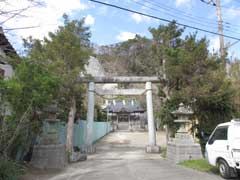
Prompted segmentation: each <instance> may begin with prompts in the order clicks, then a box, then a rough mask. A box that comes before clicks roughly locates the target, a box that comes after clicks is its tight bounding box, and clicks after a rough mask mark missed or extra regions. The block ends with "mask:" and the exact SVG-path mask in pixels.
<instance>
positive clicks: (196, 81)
mask: <svg viewBox="0 0 240 180" xmlns="http://www.w3.org/2000/svg"><path fill="white" fill-rule="evenodd" d="M177 29H178V27H177V26H173V25H172V23H170V24H168V25H167V27H165V28H159V29H155V30H154V31H153V32H152V33H153V37H154V39H158V38H159V39H161V37H158V36H162V37H165V36H166V37H171V36H169V33H170V32H174V33H173V34H175V33H176V32H177V33H176V36H172V37H171V38H173V39H175V40H174V41H175V42H174V43H173V44H172V45H170V46H167V44H168V43H167V44H165V45H164V44H161V43H163V42H164V40H160V41H159V42H160V45H159V47H158V48H161V46H164V49H165V50H164V52H163V59H164V60H165V71H164V72H165V75H166V81H165V83H166V86H167V87H168V91H167V92H168V93H167V96H169V98H167V101H166V103H165V104H164V106H163V108H162V111H161V113H160V116H161V119H162V121H163V123H165V124H169V125H171V126H172V127H175V125H174V123H173V119H174V117H173V116H172V115H171V111H172V110H174V109H176V108H177V107H178V104H179V103H180V102H183V103H185V104H186V105H190V106H191V107H192V108H193V109H194V112H195V119H197V120H198V122H199V124H198V126H197V127H194V128H198V130H199V131H205V132H208V133H210V132H211V131H212V130H213V128H214V127H215V126H216V125H217V124H218V123H221V122H225V121H229V120H230V119H231V117H232V115H233V114H234V111H235V109H234V104H233V98H234V90H233V88H232V84H231V82H230V81H229V80H228V79H227V77H226V74H225V72H224V70H223V69H222V66H221V64H220V63H219V62H220V61H219V58H218V57H217V56H214V55H212V54H210V53H209V51H208V41H207V39H206V38H200V39H198V38H197V34H190V35H187V36H185V37H184V38H183V37H182V36H179V35H181V33H182V32H183V31H182V30H180V32H178V30H177ZM155 36H156V37H155ZM171 38H170V39H171ZM168 42H169V41H168ZM170 42H171V41H170ZM158 57H159V56H157V57H156V58H158Z"/></svg>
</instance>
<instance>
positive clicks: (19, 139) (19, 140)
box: [0, 58, 60, 158]
mask: <svg viewBox="0 0 240 180" xmlns="http://www.w3.org/2000/svg"><path fill="white" fill-rule="evenodd" d="M59 83H60V80H59V78H58V77H57V76H54V75H51V74H50V73H49V72H48V71H47V70H46V69H45V68H44V67H42V66H40V65H39V64H37V63H35V61H32V60H31V59H28V58H27V59H22V61H21V62H20V63H19V64H18V65H17V66H16V68H15V72H14V76H13V77H12V78H10V79H8V80H4V79H0V94H1V96H0V97H1V99H0V102H1V106H0V133H1V136H0V144H1V146H0V157H4V158H11V157H12V155H14V151H15V150H16V149H17V147H19V146H21V145H23V144H26V143H28V142H27V141H28V140H29V139H28V138H29V133H31V134H34V132H35V133H36V134H37V133H38V132H39V130H40V128H39V127H41V126H40V124H41V121H40V120H39V118H38V117H39V112H40V111H41V110H42V108H43V107H44V106H45V105H47V104H48V103H49V102H50V101H51V100H52V99H54V96H55V92H56V91H57V89H58V88H59Z"/></svg>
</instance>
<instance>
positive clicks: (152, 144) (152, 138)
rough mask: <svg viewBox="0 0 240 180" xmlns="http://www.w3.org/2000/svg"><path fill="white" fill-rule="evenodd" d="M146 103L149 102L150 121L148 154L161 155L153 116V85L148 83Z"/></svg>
mask: <svg viewBox="0 0 240 180" xmlns="http://www.w3.org/2000/svg"><path fill="white" fill-rule="evenodd" d="M146 91H147V92H146V101H147V120H148V138H149V139H148V145H147V147H146V152H147V153H159V152H160V147H159V146H157V144H156V128H155V122H154V116H153V102H152V83H151V82H146Z"/></svg>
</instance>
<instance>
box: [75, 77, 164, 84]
mask: <svg viewBox="0 0 240 180" xmlns="http://www.w3.org/2000/svg"><path fill="white" fill-rule="evenodd" d="M160 81H161V79H159V77H157V76H114V77H112V76H111V77H109V76H98V77H78V82H79V83H89V82H95V83H145V82H152V83H159V82H160Z"/></svg>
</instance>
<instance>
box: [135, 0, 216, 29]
mask: <svg viewBox="0 0 240 180" xmlns="http://www.w3.org/2000/svg"><path fill="white" fill-rule="evenodd" d="M133 1H135V2H137V1H136V0H133ZM142 1H144V2H146V3H148V4H151V5H152V6H155V7H158V8H161V9H164V10H165V11H172V10H173V11H175V12H178V13H181V15H182V16H186V17H187V18H193V19H196V20H198V21H199V20H201V21H204V22H206V23H208V24H209V23H211V24H213V25H217V21H215V20H213V19H208V18H206V17H202V16H196V15H193V14H191V13H186V12H185V11H182V10H179V9H175V8H172V7H170V6H167V5H165V4H161V3H157V2H155V1H150V0H142Z"/></svg>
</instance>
